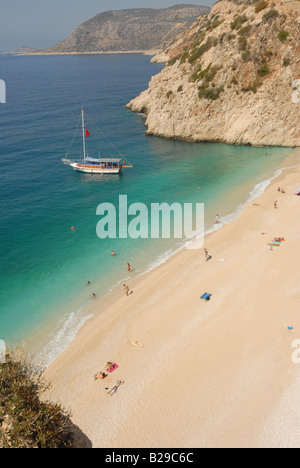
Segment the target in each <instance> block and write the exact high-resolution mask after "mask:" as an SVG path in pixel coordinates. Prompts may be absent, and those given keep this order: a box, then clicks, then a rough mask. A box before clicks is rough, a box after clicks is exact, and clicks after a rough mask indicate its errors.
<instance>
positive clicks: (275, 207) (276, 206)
mask: <svg viewBox="0 0 300 468" xmlns="http://www.w3.org/2000/svg"><path fill="white" fill-rule="evenodd" d="M277 208H278V205H277V200H275V201H274V210H276V209H277Z"/></svg>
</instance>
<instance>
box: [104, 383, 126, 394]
mask: <svg viewBox="0 0 300 468" xmlns="http://www.w3.org/2000/svg"><path fill="white" fill-rule="evenodd" d="M123 383H124V380H118V381H117V383H116V385H114V386H113V387H112V388H111V389H110V390H109V392H107V395H109V394H110V395H113V394H114V393H116V391H117V390H118V389H119V388H120V387H121V385H123Z"/></svg>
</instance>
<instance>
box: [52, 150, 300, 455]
mask: <svg viewBox="0 0 300 468" xmlns="http://www.w3.org/2000/svg"><path fill="white" fill-rule="evenodd" d="M287 165H290V166H294V167H292V168H289V169H286V170H284V171H283V173H282V175H281V176H279V177H278V178H277V179H274V180H273V181H272V183H271V184H270V185H269V187H268V188H267V189H266V191H265V192H264V194H263V195H262V196H261V197H259V198H258V199H256V200H255V201H252V202H251V203H249V204H248V205H246V206H245V207H244V209H243V212H242V214H241V215H240V216H239V217H238V218H237V219H235V220H234V221H232V222H231V223H229V224H228V225H226V226H224V227H223V228H222V229H220V230H218V231H216V232H214V233H212V234H211V235H209V236H207V237H206V239H205V245H204V247H205V248H206V249H207V250H208V252H209V254H210V255H211V257H212V258H211V259H210V260H209V261H206V258H205V254H204V251H203V249H201V250H183V251H181V252H179V253H177V254H176V255H174V256H173V257H171V258H170V259H169V260H167V261H166V262H165V263H164V264H162V265H160V266H159V267H157V268H155V269H154V270H152V271H150V272H148V273H147V274H145V275H143V276H140V277H138V278H133V279H132V281H130V282H128V285H129V287H130V289H131V290H132V291H133V294H131V295H130V296H128V297H126V296H125V294H124V293H123V289H122V287H120V288H119V290H118V291H117V292H115V293H114V295H113V297H111V298H107V299H105V300H103V301H101V300H99V301H96V302H95V315H94V317H93V318H92V319H90V320H89V321H88V322H87V323H86V324H85V326H84V327H83V328H82V329H81V331H80V332H79V334H78V335H77V337H76V339H75V340H74V341H73V342H72V344H71V345H70V346H69V347H68V349H67V350H66V351H65V352H64V353H62V354H61V355H60V356H59V357H58V358H57V359H56V360H55V361H54V362H53V363H52V364H51V365H50V366H49V367H48V368H47V370H46V372H45V377H46V378H47V379H48V380H50V381H51V383H52V388H51V390H49V392H48V394H47V398H50V399H53V400H55V401H59V402H61V403H62V404H63V406H65V407H66V408H68V409H70V411H71V413H72V420H73V421H74V423H75V424H76V425H78V426H79V428H80V429H81V431H82V432H83V433H84V434H85V435H86V436H87V437H88V439H89V440H90V441H91V443H92V445H93V447H95V448H97V447H102V448H140V447H145V448H164V447H170V448H174V447H178V448H188V447H189V448H196V447H279V446H282V447H296V446H299V437H300V436H298V437H297V434H298V435H299V433H300V411H299V405H298V400H299V396H298V393H299V387H298V386H297V385H298V374H299V372H300V367H299V366H300V365H298V366H297V365H296V364H295V363H293V361H292V353H293V352H294V349H293V348H292V343H293V341H294V340H296V339H300V315H299V303H300V269H299V265H298V263H299V244H298V242H299V240H298V235H299V232H300V216H299V207H300V197H299V196H295V191H296V188H297V187H299V186H300V151H299V150H295V151H294V152H293V154H292V155H291V159H290V162H289V163H288V164H287ZM278 187H283V188H284V190H285V193H281V192H278ZM275 200H277V201H278V208H277V209H275V208H274V201H275ZM220 219H222V214H221V213H220ZM274 237H283V238H285V241H284V242H282V243H281V244H280V246H279V247H275V246H274V247H272V246H269V245H268V244H269V243H270V242H271V241H272V240H273V239H274ZM205 292H208V293H211V294H212V296H211V300H210V301H208V302H205V301H204V300H202V299H201V296H202V295H203V294H204V293H205ZM289 327H290V328H292V329H290V330H289V329H288V328H289ZM132 341H138V342H139V343H142V344H143V345H144V347H143V348H138V347H134V346H132V345H131V344H130V343H131V342H132ZM107 361H113V362H116V363H117V364H118V365H119V367H118V369H116V370H115V371H114V372H113V373H112V374H110V375H109V377H107V378H106V379H105V380H96V381H95V380H94V379H93V376H94V374H95V373H96V372H97V371H100V370H105V364H106V362H107ZM117 380H124V384H123V385H122V386H121V387H120V389H119V390H118V391H117V393H116V394H114V395H108V394H107V391H106V390H105V389H106V388H109V389H110V388H111V387H112V386H113V385H115V384H116V382H117ZM296 405H297V406H296ZM295 408H296V411H295ZM291 414H293V415H294V417H293V419H292V420H291V418H290V415H291Z"/></svg>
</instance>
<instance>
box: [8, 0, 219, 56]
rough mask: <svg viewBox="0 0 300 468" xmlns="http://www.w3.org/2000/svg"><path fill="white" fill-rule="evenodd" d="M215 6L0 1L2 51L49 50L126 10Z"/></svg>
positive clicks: (172, 1) (131, 0)
mask: <svg viewBox="0 0 300 468" xmlns="http://www.w3.org/2000/svg"><path fill="white" fill-rule="evenodd" d="M182 3H185V4H186V3H188V4H194V5H208V6H212V5H213V4H214V3H215V0H202V1H201V0H195V1H193V0H188V1H185V0H177V1H176V0H148V1H147V0H122V1H121V0H111V1H110V2H106V1H104V0H1V2H0V4H1V10H0V50H3V51H5V52H9V51H11V50H13V49H15V48H16V47H19V46H21V45H25V46H28V47H33V48H36V49H44V48H47V47H50V46H52V45H54V44H57V42H59V41H61V40H63V39H65V38H66V37H67V36H68V35H69V34H70V33H71V32H72V30H73V29H74V27H75V26H77V25H78V24H80V23H82V22H83V21H86V20H88V19H90V18H92V17H93V16H95V15H96V14H97V13H101V12H103V11H107V10H120V9H125V8H166V7H169V6H173V5H176V4H182Z"/></svg>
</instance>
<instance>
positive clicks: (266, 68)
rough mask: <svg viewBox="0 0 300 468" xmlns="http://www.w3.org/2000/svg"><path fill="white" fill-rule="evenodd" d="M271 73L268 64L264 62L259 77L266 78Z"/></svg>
mask: <svg viewBox="0 0 300 468" xmlns="http://www.w3.org/2000/svg"><path fill="white" fill-rule="evenodd" d="M269 73H270V70H269V66H268V64H267V62H264V63H263V64H262V66H261V68H260V70H259V72H258V74H259V76H261V77H264V76H267V75H269Z"/></svg>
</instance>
